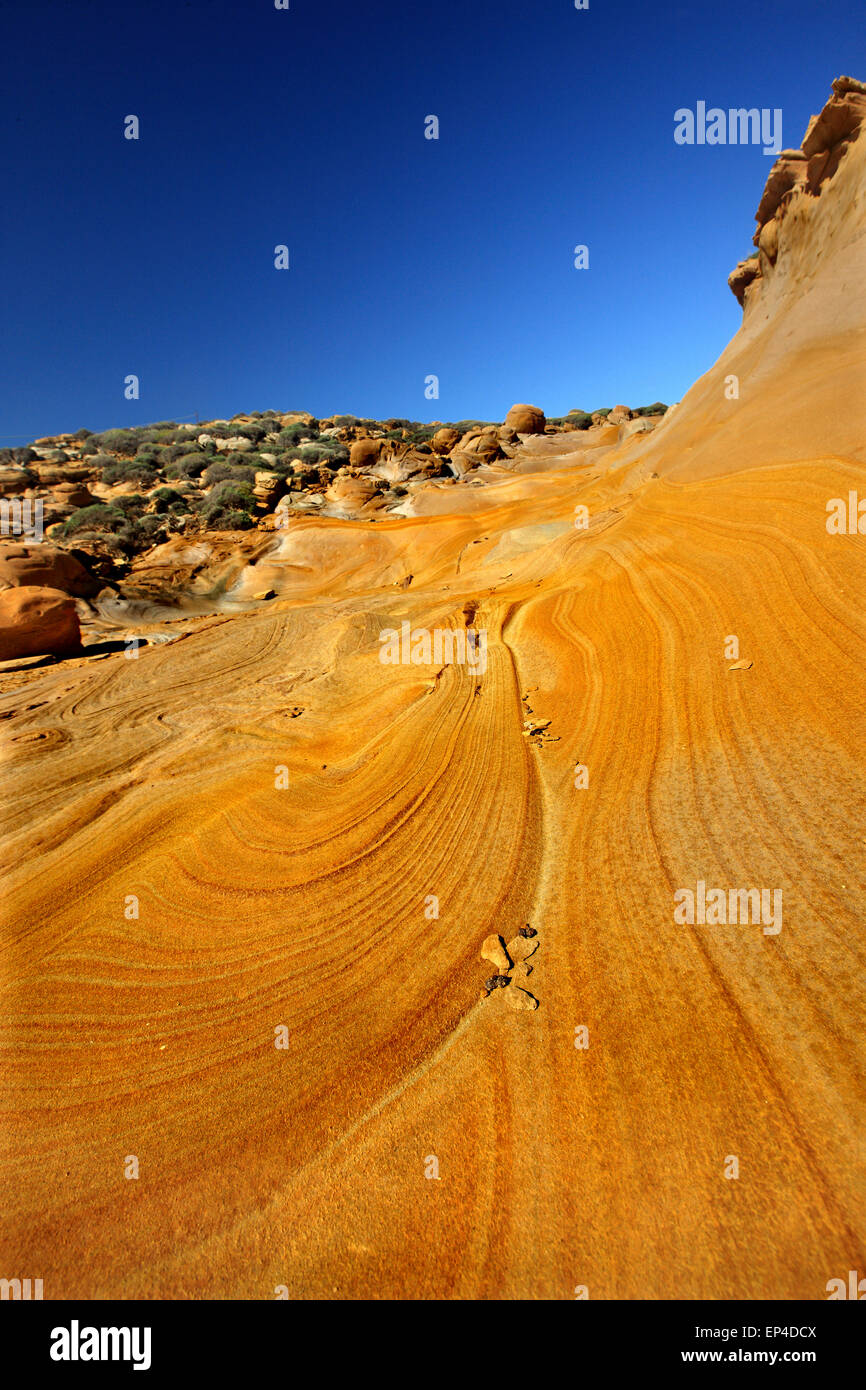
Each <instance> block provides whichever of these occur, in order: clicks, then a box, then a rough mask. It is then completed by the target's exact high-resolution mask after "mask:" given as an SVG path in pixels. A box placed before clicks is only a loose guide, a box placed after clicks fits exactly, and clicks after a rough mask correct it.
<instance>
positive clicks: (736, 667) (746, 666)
mask: <svg viewBox="0 0 866 1390" xmlns="http://www.w3.org/2000/svg"><path fill="white" fill-rule="evenodd" d="M754 664H755V663H754V662H753V661H735V662H734V664H733V666H729V667H728V670H729V671H750V670H751V669H752V667H753V666H754Z"/></svg>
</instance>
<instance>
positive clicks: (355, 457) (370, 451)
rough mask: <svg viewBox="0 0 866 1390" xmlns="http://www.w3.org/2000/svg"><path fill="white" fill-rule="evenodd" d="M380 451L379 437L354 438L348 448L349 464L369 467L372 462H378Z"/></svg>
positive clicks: (356, 466) (353, 466)
mask: <svg viewBox="0 0 866 1390" xmlns="http://www.w3.org/2000/svg"><path fill="white" fill-rule="evenodd" d="M381 452H382V440H381V439H356V440H355V442H354V444H353V445H352V447H351V448H350V450H349V466H350V467H351V468H371V467H372V466H373V464H374V463H378V462H379V455H380V454H381Z"/></svg>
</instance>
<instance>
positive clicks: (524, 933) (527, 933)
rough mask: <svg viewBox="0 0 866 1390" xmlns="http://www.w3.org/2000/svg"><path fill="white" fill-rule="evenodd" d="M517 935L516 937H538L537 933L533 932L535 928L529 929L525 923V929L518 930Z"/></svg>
mask: <svg viewBox="0 0 866 1390" xmlns="http://www.w3.org/2000/svg"><path fill="white" fill-rule="evenodd" d="M517 935H518V936H538V932H537V931H536V930H535V927H531V926H530V925H529V923H528V922H527V924H526V926H525V927H521V928H520V931H519V932H518V933H517Z"/></svg>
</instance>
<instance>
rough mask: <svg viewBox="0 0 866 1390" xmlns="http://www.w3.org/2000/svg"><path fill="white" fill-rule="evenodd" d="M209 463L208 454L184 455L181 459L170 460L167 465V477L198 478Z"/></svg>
mask: <svg viewBox="0 0 866 1390" xmlns="http://www.w3.org/2000/svg"><path fill="white" fill-rule="evenodd" d="M209 462H210V456H209V455H208V454H203V453H201V452H199V453H197V454H182V455H181V457H180V458H176V459H169V461H168V462H167V463H166V465H165V475H166V477H167V478H198V477H200V475H201V474H202V473H203V472H204V470H205V469H206V468H207V466H208V463H209Z"/></svg>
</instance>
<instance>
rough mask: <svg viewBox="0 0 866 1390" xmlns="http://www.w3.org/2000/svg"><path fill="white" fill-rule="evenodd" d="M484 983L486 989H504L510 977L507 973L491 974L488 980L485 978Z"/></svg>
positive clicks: (508, 983) (509, 981)
mask: <svg viewBox="0 0 866 1390" xmlns="http://www.w3.org/2000/svg"><path fill="white" fill-rule="evenodd" d="M485 984H486V985H487V988H488V989H504V988H505V986H506V985H510V984H511V978H510V976H508V975H491V976H490V979H489V980H485Z"/></svg>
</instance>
